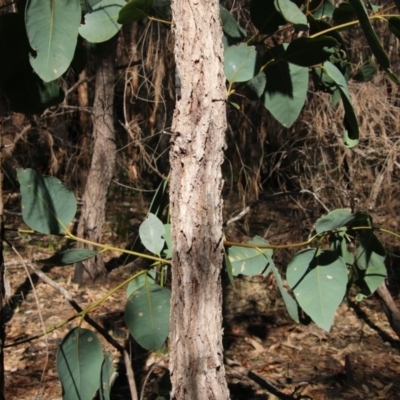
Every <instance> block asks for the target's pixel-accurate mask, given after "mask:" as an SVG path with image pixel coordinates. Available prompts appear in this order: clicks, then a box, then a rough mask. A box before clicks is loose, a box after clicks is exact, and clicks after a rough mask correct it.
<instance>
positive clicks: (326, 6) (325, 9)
mask: <svg viewBox="0 0 400 400" xmlns="http://www.w3.org/2000/svg"><path fill="white" fill-rule="evenodd" d="M309 10H310V12H312V15H313V17H314V18H316V19H321V18H324V17H328V18H332V15H333V12H334V10H335V6H334V5H333V4H332V3H331V2H330V0H323V1H321V0H312V1H311V3H310V6H309Z"/></svg>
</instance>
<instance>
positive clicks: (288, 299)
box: [271, 263, 299, 323]
mask: <svg viewBox="0 0 400 400" xmlns="http://www.w3.org/2000/svg"><path fill="white" fill-rule="evenodd" d="M271 269H272V273H273V274H274V277H275V280H276V283H277V285H278V288H279V291H280V293H281V296H282V298H283V301H284V302H285V305H286V309H287V311H288V313H289V315H290V316H291V317H292V319H293V320H294V321H296V322H297V323H298V322H299V313H298V307H297V303H296V301H295V300H294V299H293V297H292V296H291V295H290V294H289V293H288V291H287V290H286V289H285V287H284V286H283V281H282V277H281V275H280V273H279V271H278V269H277V268H276V267H275V265H274V263H271Z"/></svg>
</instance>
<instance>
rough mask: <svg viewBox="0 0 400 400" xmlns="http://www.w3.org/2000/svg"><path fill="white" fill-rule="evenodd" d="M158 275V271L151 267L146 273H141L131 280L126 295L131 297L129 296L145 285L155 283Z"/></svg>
mask: <svg viewBox="0 0 400 400" xmlns="http://www.w3.org/2000/svg"><path fill="white" fill-rule="evenodd" d="M156 276H157V274H156V271H154V269H150V270H148V271H147V272H146V273H144V274H141V275H139V276H138V277H137V278H135V279H134V280H133V281H130V282H129V284H128V287H127V288H126V297H127V298H128V299H129V297H131V295H132V294H133V293H134V292H136V290H139V289H140V288H141V287H143V286H144V285H146V284H150V283H152V284H153V283H155V281H156Z"/></svg>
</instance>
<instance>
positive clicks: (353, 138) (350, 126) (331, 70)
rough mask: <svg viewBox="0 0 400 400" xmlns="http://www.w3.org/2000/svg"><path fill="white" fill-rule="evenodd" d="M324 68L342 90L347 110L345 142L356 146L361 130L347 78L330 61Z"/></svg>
mask: <svg viewBox="0 0 400 400" xmlns="http://www.w3.org/2000/svg"><path fill="white" fill-rule="evenodd" d="M322 68H323V69H324V71H325V73H326V74H327V75H328V76H329V77H330V78H331V79H332V80H333V81H334V82H335V84H336V85H337V88H338V89H339V90H340V95H341V97H342V101H343V107H344V111H345V114H344V120H343V124H344V126H345V128H346V130H345V132H344V144H345V146H347V147H348V148H351V147H354V146H355V145H357V144H358V142H359V130H358V122H357V117H356V114H355V111H354V108H353V104H352V102H351V98H350V93H349V90H348V87H347V82H346V79H345V77H344V76H343V75H342V73H341V72H340V71H339V69H338V68H337V67H336V66H335V65H333V64H332V63H331V62H329V61H326V62H325V63H324V64H323V67H322Z"/></svg>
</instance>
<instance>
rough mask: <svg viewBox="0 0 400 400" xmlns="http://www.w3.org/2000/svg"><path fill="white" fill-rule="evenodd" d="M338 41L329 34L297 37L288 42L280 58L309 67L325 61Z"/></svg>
mask: <svg viewBox="0 0 400 400" xmlns="http://www.w3.org/2000/svg"><path fill="white" fill-rule="evenodd" d="M338 45H339V43H338V42H337V41H336V40H335V39H334V38H332V37H329V36H317V37H316V38H312V39H311V38H307V37H299V38H297V39H294V40H293V41H292V42H290V44H289V46H288V48H287V50H286V51H285V53H284V54H283V56H282V58H284V60H285V61H287V62H290V63H292V64H296V65H300V66H302V67H311V66H312V65H316V64H321V63H323V62H324V61H327V60H328V59H329V57H330V56H331V55H332V54H333V53H334V51H335V48H336V47H337V46H338Z"/></svg>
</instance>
